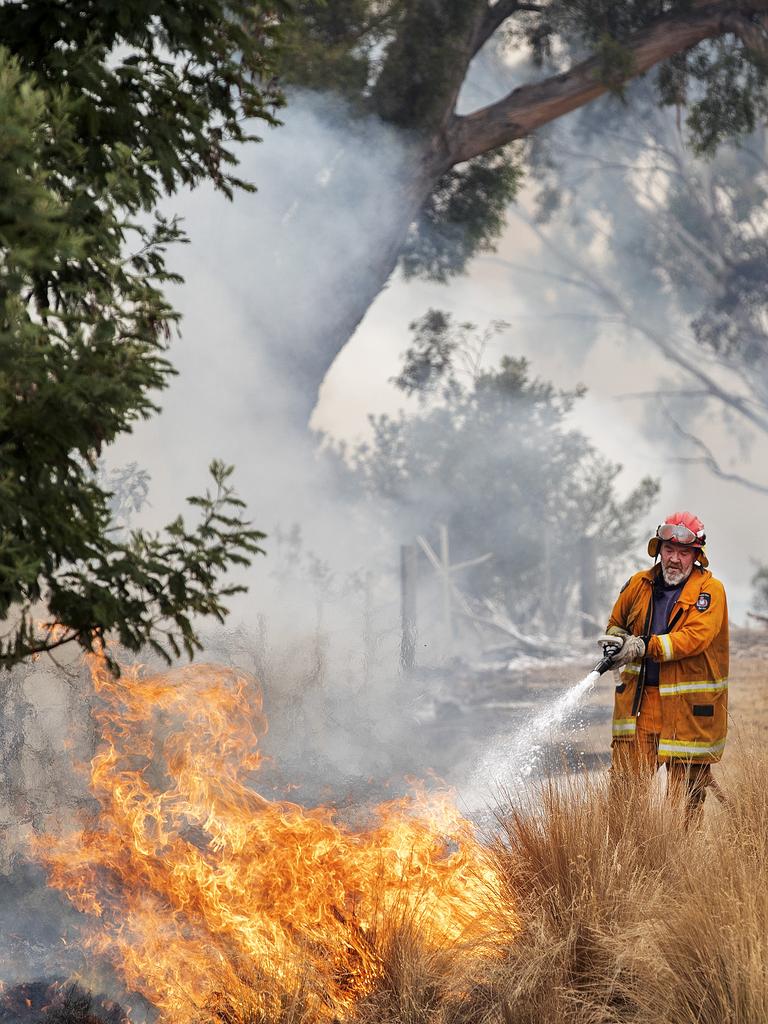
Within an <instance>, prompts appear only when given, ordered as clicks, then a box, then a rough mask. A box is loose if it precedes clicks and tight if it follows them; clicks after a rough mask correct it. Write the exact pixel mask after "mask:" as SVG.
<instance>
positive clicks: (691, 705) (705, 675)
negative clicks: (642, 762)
mask: <svg viewBox="0 0 768 1024" xmlns="http://www.w3.org/2000/svg"><path fill="white" fill-rule="evenodd" d="M660 571H661V567H660V566H654V567H653V568H652V569H648V570H647V571H645V572H638V573H635V575H634V576H632V578H631V579H630V580H629V581H628V582H627V583H626V584H625V585H624V587H623V588H622V591H621V593H620V594H619V598H618V600H617V601H616V604H615V605H614V608H613V611H612V612H611V617H610V620H609V622H608V632H609V633H616V634H621V633H633V634H634V635H635V636H640V635H642V633H643V630H644V628H645V624H646V622H650V619H649V617H648V612H649V608H650V602H651V601H652V600H653V581H654V579H655V578H656V574H657V573H659V572H660ZM680 611H681V612H682V613H681V614H680V615H679V616H678V612H680ZM673 621H674V625H673V627H672V630H671V631H670V632H669V633H667V634H665V635H662V636H652V637H651V638H650V640H649V642H648V648H647V651H646V658H652V659H653V660H654V661H658V662H659V696H660V697H661V712H662V732H661V738H660V740H659V759H660V760H662V761H666V760H670V759H673V758H676V759H679V760H684V761H695V762H698V763H709V762H713V761H719V760H720V758H721V757H722V754H723V748H724V747H725V736H726V732H727V730H728V608H727V604H726V599H725V590H724V589H723V585H722V583H721V582H720V581H719V580H716V579H715V578H714V576H713V575H712V573H711V572H710V571H709V570H708V569H701V568H699V567H698V566H694V568H693V571H692V572H691V575H690V576H689V577H688V579H687V580H686V582H685V586H684V587H683V589H682V591H681V592H680V596H679V598H678V600H677V603H676V604H675V606H674V607H673V608H672V611H671V612H670V622H673ZM640 670H641V662H639V661H636V662H631V663H630V664H629V665H625V666H624V667H623V668H622V669H621V682H620V684H619V685H618V686H617V687H616V695H615V699H614V708H613V738H614V741H615V742H621V741H623V740H630V739H632V738H633V736H634V735H635V728H636V723H637V714H638V713H639V701H636V699H635V698H636V697H637V688H638V683H639V680H640V675H641V671H640Z"/></svg>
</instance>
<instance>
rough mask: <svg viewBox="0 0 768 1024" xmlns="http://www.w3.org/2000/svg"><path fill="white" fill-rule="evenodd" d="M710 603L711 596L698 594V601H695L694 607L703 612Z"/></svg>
mask: <svg viewBox="0 0 768 1024" xmlns="http://www.w3.org/2000/svg"><path fill="white" fill-rule="evenodd" d="M711 603H712V595H711V594H699V597H698V600H697V601H696V607H697V608H698V609H699V611H700V612H705V611H706V610H707V608H709V606H710V604H711Z"/></svg>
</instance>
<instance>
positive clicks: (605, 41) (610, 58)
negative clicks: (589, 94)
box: [595, 33, 634, 96]
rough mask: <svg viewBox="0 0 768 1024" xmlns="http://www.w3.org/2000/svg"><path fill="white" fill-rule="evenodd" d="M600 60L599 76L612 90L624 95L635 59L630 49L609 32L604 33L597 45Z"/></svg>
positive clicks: (596, 50) (597, 55)
mask: <svg viewBox="0 0 768 1024" xmlns="http://www.w3.org/2000/svg"><path fill="white" fill-rule="evenodd" d="M595 56H596V57H597V60H598V62H599V67H600V72H599V78H600V81H601V82H604V83H605V84H606V85H607V86H609V88H610V90H611V92H613V93H615V94H616V95H618V96H623V94H624V86H625V84H626V83H627V81H628V80H629V79H630V78H631V77H632V73H633V68H634V59H633V56H632V53H631V51H630V50H628V49H627V48H626V47H625V46H622V44H621V43H619V42H617V40H616V39H614V38H613V36H610V35H608V34H607V33H606V34H604V35H602V36H601V37H600V39H599V40H598V42H597V46H596V47H595Z"/></svg>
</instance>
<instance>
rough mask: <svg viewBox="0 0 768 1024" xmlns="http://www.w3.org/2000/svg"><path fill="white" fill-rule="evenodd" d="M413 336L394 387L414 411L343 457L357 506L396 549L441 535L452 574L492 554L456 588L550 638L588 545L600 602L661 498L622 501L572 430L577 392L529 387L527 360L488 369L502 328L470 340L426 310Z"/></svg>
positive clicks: (463, 328)
mask: <svg viewBox="0 0 768 1024" xmlns="http://www.w3.org/2000/svg"><path fill="white" fill-rule="evenodd" d="M411 329H412V332H413V334H414V343H413V344H412V345H411V347H410V348H409V350H408V353H407V354H406V359H405V366H404V369H403V373H402V374H401V375H400V377H399V378H398V380H397V382H398V384H399V385H400V387H401V388H402V389H403V390H404V391H406V392H408V393H411V394H414V393H417V394H420V395H421V397H422V401H421V402H420V403H419V407H418V411H416V412H412V413H411V414H409V415H407V414H405V413H402V414H401V415H400V416H399V417H397V418H392V417H388V416H382V417H379V418H377V419H375V420H373V421H372V423H373V430H374V434H373V440H372V442H370V443H369V444H367V445H362V446H359V447H358V448H357V449H355V450H353V451H352V452H350V453H344V454H345V457H346V459H347V462H348V464H349V466H350V469H349V473H350V475H351V481H350V491H351V493H360V492H363V493H365V494H366V495H367V496H368V498H369V499H370V501H371V502H372V503H373V504H374V505H375V507H376V508H377V510H378V514H380V515H386V516H388V517H389V518H390V521H391V523H392V524H393V527H394V528H395V529H396V531H397V532H398V533H399V534H400V535H401V536H414V535H415V534H416V533H425V532H426V533H429V532H430V529H431V527H432V524H434V523H435V522H442V523H446V524H447V525H448V527H449V531H450V535H451V546H452V553H453V557H454V559H455V560H456V561H461V560H463V559H466V558H472V557H475V556H477V555H479V554H483V553H484V552H485V551H491V552H492V553H493V556H494V557H493V560H492V561H490V562H487V563H484V564H483V565H481V566H478V567H477V568H475V569H474V570H473V571H472V575H471V577H470V578H469V579H468V580H467V581H466V585H467V586H468V588H469V590H470V592H472V593H474V595H475V596H476V597H478V598H483V597H494V598H497V599H499V600H501V601H502V602H503V603H504V604H505V605H506V608H507V609H508V611H509V614H510V616H511V618H512V619H513V620H514V621H517V622H521V623H523V622H534V623H538V624H539V625H543V624H545V623H546V624H548V626H549V628H551V626H552V623H553V621H560V620H561V619H562V618H563V617H566V616H567V614H568V610H569V601H570V600H571V598H572V597H573V596H574V594H575V590H576V587H577V586H578V581H579V579H580V577H581V572H582V568H581V546H582V543H583V539H584V538H585V537H586V536H597V537H599V540H600V543H599V547H598V558H599V567H600V570H601V571H602V573H603V575H604V576H605V579H606V584H607V589H606V597H607V593H608V590H609V589H610V587H612V586H615V575H616V571H617V564H616V563H617V561H618V562H621V561H622V560H623V559H625V557H626V555H627V553H628V551H629V550H630V549H631V546H632V544H633V542H634V540H635V531H636V529H637V523H638V519H639V518H640V517H641V516H643V515H645V513H646V512H647V511H648V509H649V507H650V504H651V502H652V501H653V499H654V498H655V496H656V494H657V491H658V485H657V484H656V483H655V482H654V481H653V480H650V479H644V480H641V481H639V482H638V483H637V485H636V487H635V488H634V489H633V490H632V491H631V493H630V494H629V495H628V497H626V498H625V499H620V498H618V496H617V495H616V491H615V478H616V474H617V473H618V471H619V468H620V467H618V466H616V465H614V464H612V463H610V462H608V461H606V460H605V459H603V458H601V457H600V456H599V455H598V453H597V452H596V451H595V449H594V448H593V447H592V445H591V444H590V443H589V441H588V440H587V439H586V438H585V437H584V435H583V434H581V433H580V432H578V431H576V430H573V429H570V428H569V426H568V422H567V415H568V413H569V411H570V410H571V408H572V407H573V403H574V402H575V401H577V400H578V399H579V397H580V396H581V395H582V394H583V390H582V389H580V388H577V389H574V390H573V391H569V392H561V391H557V390H556V389H555V388H554V387H553V386H552V385H551V384H550V383H548V382H546V381H541V380H538V379H536V378H532V377H531V374H530V369H529V366H528V363H527V362H526V360H525V359H515V358H511V357H509V356H504V357H503V358H502V359H501V360H500V362H499V363H498V365H497V366H495V367H492V368H486V367H485V365H484V360H483V353H484V351H485V350H486V347H487V344H488V342H489V340H490V338H491V337H492V336H493V335H494V334H496V333H498V330H499V329H500V326H499V325H492V326H491V327H490V328H489V331H486V332H481V333H479V334H478V333H477V330H476V328H473V326H472V325H471V324H457V323H456V322H455V321H454V320H453V319H452V317H451V316H450V315H449V314H446V313H442V312H439V311H436V310H430V312H429V313H427V314H426V316H425V317H423V318H422V319H421V320H419V321H417V322H416V323H415V324H413V325H411ZM430 339H431V342H432V345H431V347H430Z"/></svg>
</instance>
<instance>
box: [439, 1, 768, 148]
mask: <svg viewBox="0 0 768 1024" xmlns="http://www.w3.org/2000/svg"><path fill="white" fill-rule="evenodd" d="M766 6H768V5H766V3H765V2H763V0H759V2H758V0H754V2H753V3H752V4H751V5H750V7H749V8H745V9H743V10H742V12H741V13H740V14H739V16H738V19H737V20H735V17H734V11H733V7H734V5H733V4H726V3H725V2H724V0H721V2H719V3H710V4H701V3H694V5H693V7H692V8H688V9H686V10H682V11H681V10H677V11H675V12H674V13H670V14H665V15H662V16H661V17H659V18H657V19H655V20H654V21H653V22H652V23H651V24H650V25H649V26H648V27H647V28H644V29H641V30H640V31H638V32H635V33H633V34H632V35H630V36H629V37H628V39H627V40H626V41H625V42H624V43H623V45H622V48H623V50H624V51H625V53H626V55H627V60H628V71H627V74H626V79H627V80H628V79H630V78H636V77H637V76H638V75H642V74H644V73H645V72H646V71H649V70H650V69H651V68H652V67H654V65H656V64H658V63H659V62H661V61H663V60H667V59H669V58H670V57H673V56H675V55H676V54H678V53H683V52H685V51H686V50H690V49H691V48H692V47H694V46H697V45H698V44H699V43H701V42H703V41H704V40H706V39H714V38H716V37H718V36H722V35H727V34H731V33H734V32H736V31H737V29H738V30H739V31H738V33H737V34H738V35H739V38H741V39H744V33H745V32H746V25H745V24H744V23H743V22H746V24H750V21H749V18H748V17H747V15H748V14H749V13H751V12H754V13H758V12H760V11H764V10H765V9H766ZM761 38H762V34H761V33H758V32H750V33H749V39H750V43H749V46H750V49H757V48H760V49H761V50H766V49H768V45H766V44H765V43H762V44H761ZM611 87H612V84H611V83H610V82H608V81H606V80H605V77H604V75H603V58H602V56H601V55H599V54H595V55H593V56H591V57H589V58H588V59H587V60H583V61H581V62H579V63H578V64H575V65H573V67H571V68H570V69H569V70H568V71H565V72H562V73H561V74H557V75H552V76H551V77H549V78H546V79H544V80H543V81H541V82H534V83H531V84H529V85H523V86H521V87H520V88H517V89H514V90H513V91H512V92H510V93H509V94H508V95H507V96H505V97H504V98H503V99H501V100H499V101H498V102H497V103H492V104H491V105H490V106H487V107H483V108H482V109H480V110H476V111H474V112H473V113H471V114H467V115H465V116H464V117H454V118H453V121H452V123H451V125H450V127H449V128H448V132H447V136H448V138H447V142H448V156H449V161H450V165H454V164H457V163H462V162H463V161H465V160H471V159H472V158H473V157H476V156H479V155H480V154H481V153H486V152H488V151H489V150H492V149H497V148H499V147H500V146H505V145H507V144H508V143H510V142H513V141H514V140H515V139H520V138H523V137H524V136H526V135H530V134H531V132H533V131H535V130H536V129H537V128H540V127H541V126H542V125H545V124H548V123H549V122H550V121H554V120H555V119H557V118H559V117H562V116H563V115H564V114H567V113H569V112H570V111H572V110H576V109H577V108H578V107H582V106H584V105H585V104H586V103H590V102H591V101H592V100H595V99H597V98H598V97H599V96H602V95H604V94H605V93H606V92H608V91H609V90H610V89H611ZM614 87H615V84H614Z"/></svg>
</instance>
